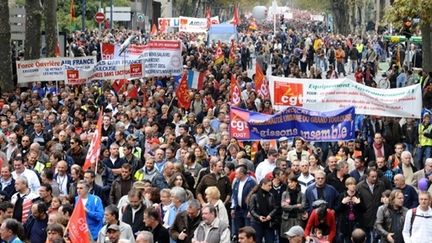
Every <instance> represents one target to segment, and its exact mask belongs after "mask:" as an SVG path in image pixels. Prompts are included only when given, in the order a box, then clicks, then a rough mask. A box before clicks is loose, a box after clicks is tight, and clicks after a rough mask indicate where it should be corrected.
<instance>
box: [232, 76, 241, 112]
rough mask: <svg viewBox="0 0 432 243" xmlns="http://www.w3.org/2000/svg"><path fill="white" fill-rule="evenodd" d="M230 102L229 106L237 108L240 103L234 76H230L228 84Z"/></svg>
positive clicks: (238, 87)
mask: <svg viewBox="0 0 432 243" xmlns="http://www.w3.org/2000/svg"><path fill="white" fill-rule="evenodd" d="M230 100H231V105H233V106H239V105H240V103H241V91H240V86H239V84H238V82H237V79H236V77H235V75H231V84H230Z"/></svg>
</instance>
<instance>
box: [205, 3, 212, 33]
mask: <svg viewBox="0 0 432 243" xmlns="http://www.w3.org/2000/svg"><path fill="white" fill-rule="evenodd" d="M206 18H207V29H210V27H211V24H212V21H211V10H210V7H207V10H206Z"/></svg>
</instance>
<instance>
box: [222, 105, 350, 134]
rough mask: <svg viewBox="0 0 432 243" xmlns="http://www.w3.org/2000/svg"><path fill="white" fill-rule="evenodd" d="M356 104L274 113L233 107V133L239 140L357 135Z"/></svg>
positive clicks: (231, 130) (298, 108)
mask: <svg viewBox="0 0 432 243" xmlns="http://www.w3.org/2000/svg"><path fill="white" fill-rule="evenodd" d="M354 121H355V112H354V107H348V108H344V109H340V110H334V111H328V112H318V111H311V110H306V109H303V108H300V107H288V108H287V109H285V110H284V111H281V112H279V113H277V114H274V115H267V114H261V113H258V112H250V111H247V110H243V109H240V108H237V107H231V111H230V133H231V136H232V137H234V138H236V139H238V140H248V141H254V140H272V139H279V138H281V137H288V138H290V137H301V138H303V139H304V140H306V141H328V142H330V141H342V140H354V139H355V124H354V123H355V122H354Z"/></svg>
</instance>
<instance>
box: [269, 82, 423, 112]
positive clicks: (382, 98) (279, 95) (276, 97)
mask: <svg viewBox="0 0 432 243" xmlns="http://www.w3.org/2000/svg"><path fill="white" fill-rule="evenodd" d="M269 86H270V96H271V99H272V103H273V106H274V108H275V109H277V110H282V109H284V108H286V107H287V106H302V107H304V108H306V109H311V110H316V111H322V112H323V111H330V110H335V109H340V108H343V107H349V106H354V107H355V109H356V114H364V115H377V116H389V117H410V118H420V116H421V109H422V93H421V88H420V85H419V84H416V85H411V86H408V87H404V88H397V89H377V88H372V87H369V86H366V85H362V84H359V83H357V82H355V81H352V80H349V79H346V78H345V79H331V80H328V79H326V80H323V79H293V78H284V77H276V76H270V83H269Z"/></svg>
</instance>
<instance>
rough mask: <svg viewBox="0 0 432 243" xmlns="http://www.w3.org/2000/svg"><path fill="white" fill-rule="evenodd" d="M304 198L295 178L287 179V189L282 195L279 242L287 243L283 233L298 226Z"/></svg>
mask: <svg viewBox="0 0 432 243" xmlns="http://www.w3.org/2000/svg"><path fill="white" fill-rule="evenodd" d="M303 199H304V197H303V193H302V192H301V189H300V185H299V183H298V180H297V176H295V175H291V176H289V177H288V187H287V190H286V191H285V192H283V194H282V204H281V205H282V222H281V230H280V233H281V235H280V242H281V243H288V238H286V237H287V236H286V235H285V233H286V232H287V231H288V230H289V229H290V228H291V227H292V226H294V225H300V224H301V221H300V218H301V211H302V210H303V206H304V200H303Z"/></svg>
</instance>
